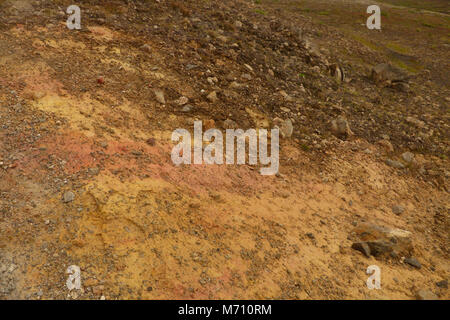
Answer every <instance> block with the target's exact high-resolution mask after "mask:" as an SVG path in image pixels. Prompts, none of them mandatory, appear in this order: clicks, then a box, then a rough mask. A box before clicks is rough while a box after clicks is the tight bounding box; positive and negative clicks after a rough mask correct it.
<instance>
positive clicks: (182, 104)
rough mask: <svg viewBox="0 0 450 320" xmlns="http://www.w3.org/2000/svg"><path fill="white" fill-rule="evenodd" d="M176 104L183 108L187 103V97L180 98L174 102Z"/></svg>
mask: <svg viewBox="0 0 450 320" xmlns="http://www.w3.org/2000/svg"><path fill="white" fill-rule="evenodd" d="M175 102H176V104H178V105H179V106H184V105H185V104H186V103H188V102H189V99H188V98H187V97H184V96H183V97H180V98H179V99H178V100H177V101H175Z"/></svg>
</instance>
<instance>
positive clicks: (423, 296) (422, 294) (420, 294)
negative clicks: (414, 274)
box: [416, 290, 439, 300]
mask: <svg viewBox="0 0 450 320" xmlns="http://www.w3.org/2000/svg"><path fill="white" fill-rule="evenodd" d="M416 298H417V300H439V297H438V296H437V295H435V294H434V293H433V292H431V291H428V290H419V291H417V293H416Z"/></svg>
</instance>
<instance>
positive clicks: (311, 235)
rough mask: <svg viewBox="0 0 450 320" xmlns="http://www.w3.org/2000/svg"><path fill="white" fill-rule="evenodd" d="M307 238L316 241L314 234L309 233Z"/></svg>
mask: <svg viewBox="0 0 450 320" xmlns="http://www.w3.org/2000/svg"><path fill="white" fill-rule="evenodd" d="M306 236H307V237H308V238H310V239H312V240H314V239H315V238H316V237H314V234H312V233H311V232H309V233H307V234H306Z"/></svg>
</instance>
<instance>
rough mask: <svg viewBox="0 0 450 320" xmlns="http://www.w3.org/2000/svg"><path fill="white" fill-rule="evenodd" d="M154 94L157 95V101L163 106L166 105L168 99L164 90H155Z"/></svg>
mask: <svg viewBox="0 0 450 320" xmlns="http://www.w3.org/2000/svg"><path fill="white" fill-rule="evenodd" d="M153 92H154V93H155V97H156V101H158V102H159V103H161V104H166V99H165V98H164V92H163V91H162V90H158V89H155V90H154V91H153Z"/></svg>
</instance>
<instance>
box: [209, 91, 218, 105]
mask: <svg viewBox="0 0 450 320" xmlns="http://www.w3.org/2000/svg"><path fill="white" fill-rule="evenodd" d="M206 98H207V99H208V100H209V102H212V103H215V102H217V100H218V98H217V93H216V92H215V91H213V92H211V93H210V94H208V96H207V97H206Z"/></svg>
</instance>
